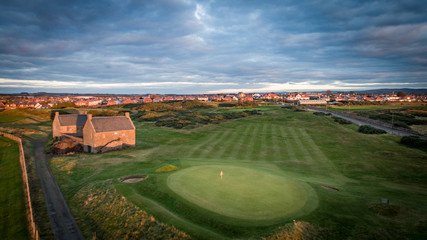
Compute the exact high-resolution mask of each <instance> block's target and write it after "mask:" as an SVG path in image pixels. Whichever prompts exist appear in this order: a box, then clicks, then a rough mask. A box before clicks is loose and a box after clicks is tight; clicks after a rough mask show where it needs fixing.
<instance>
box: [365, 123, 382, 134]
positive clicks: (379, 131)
mask: <svg viewBox="0 0 427 240" xmlns="http://www.w3.org/2000/svg"><path fill="white" fill-rule="evenodd" d="M358 132H360V133H364V134H384V133H387V132H386V131H384V130H382V129H378V128H374V127H372V126H369V125H362V126H360V127H359V130H358Z"/></svg>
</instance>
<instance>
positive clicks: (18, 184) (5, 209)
mask: <svg viewBox="0 0 427 240" xmlns="http://www.w3.org/2000/svg"><path fill="white" fill-rule="evenodd" d="M0 192H1V194H0V236H2V239H30V236H29V234H28V228H27V227H28V225H27V224H28V223H27V216H26V209H25V194H24V183H23V181H22V173H21V165H20V164H19V149H18V144H17V143H16V142H14V141H12V140H9V139H7V138H4V137H0Z"/></svg>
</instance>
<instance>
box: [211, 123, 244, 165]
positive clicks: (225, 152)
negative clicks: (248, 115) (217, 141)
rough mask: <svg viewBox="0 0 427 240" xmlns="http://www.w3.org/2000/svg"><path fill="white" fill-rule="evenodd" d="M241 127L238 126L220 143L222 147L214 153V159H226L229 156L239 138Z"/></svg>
mask: <svg viewBox="0 0 427 240" xmlns="http://www.w3.org/2000/svg"><path fill="white" fill-rule="evenodd" d="M242 129H243V127H242V126H238V127H236V128H235V129H234V131H232V133H231V135H230V136H229V137H228V138H227V139H226V140H225V141H223V142H222V145H223V146H222V147H221V148H220V149H219V150H218V151H216V153H215V154H213V155H214V156H215V158H226V157H228V156H229V155H230V151H231V149H232V148H233V146H234V145H236V143H237V139H238V138H240V137H241V132H242Z"/></svg>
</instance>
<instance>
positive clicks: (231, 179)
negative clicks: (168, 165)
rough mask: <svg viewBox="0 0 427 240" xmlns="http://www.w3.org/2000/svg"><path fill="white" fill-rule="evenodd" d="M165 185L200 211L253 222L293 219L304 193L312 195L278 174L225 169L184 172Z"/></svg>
mask: <svg viewBox="0 0 427 240" xmlns="http://www.w3.org/2000/svg"><path fill="white" fill-rule="evenodd" d="M220 172H225V175H223V177H221V176H220ZM167 184H168V187H169V188H171V189H172V191H174V192H175V193H177V194H178V195H180V196H182V197H183V198H185V199H186V200H188V201H190V202H192V203H193V204H196V205H198V206H200V207H202V208H205V209H208V210H210V211H212V212H215V213H218V214H221V215H224V216H228V217H231V218H238V219H244V220H251V221H255V222H259V221H264V220H271V219H279V218H283V217H289V216H295V215H296V213H298V212H300V211H301V209H302V208H304V207H305V206H306V203H307V202H308V196H307V193H306V191H307V192H308V191H313V190H312V189H311V188H310V187H309V186H304V185H303V184H301V183H298V182H295V181H292V180H289V179H286V178H284V177H283V176H281V174H280V175H275V174H271V173H270V172H268V171H262V170H258V169H256V168H249V167H234V166H227V165H207V166H197V167H191V168H186V169H185V170H183V171H179V172H177V173H175V174H172V175H171V176H169V178H168V179H167ZM307 205H309V206H310V204H307Z"/></svg>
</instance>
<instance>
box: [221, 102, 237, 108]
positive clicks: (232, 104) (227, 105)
mask: <svg viewBox="0 0 427 240" xmlns="http://www.w3.org/2000/svg"><path fill="white" fill-rule="evenodd" d="M235 106H236V104H234V103H220V104H218V107H235Z"/></svg>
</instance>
